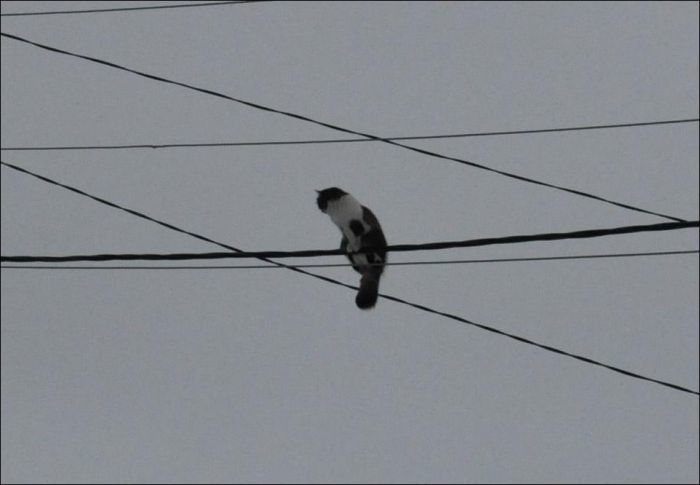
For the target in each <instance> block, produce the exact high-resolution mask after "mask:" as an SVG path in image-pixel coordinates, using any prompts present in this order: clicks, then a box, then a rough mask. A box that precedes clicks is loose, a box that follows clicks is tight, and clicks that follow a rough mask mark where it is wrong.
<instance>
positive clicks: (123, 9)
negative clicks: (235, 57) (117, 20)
mask: <svg viewBox="0 0 700 485" xmlns="http://www.w3.org/2000/svg"><path fill="white" fill-rule="evenodd" d="M264 1H269V0H237V1H231V2H207V3H183V4H177V5H154V6H150V7H121V8H93V9H89V10H60V11H52V12H17V13H3V14H0V17H22V16H28V15H60V14H76V13H103V12H128V11H133V10H156V9H162V8H185V7H215V6H221V5H233V4H236V3H259V2H264Z"/></svg>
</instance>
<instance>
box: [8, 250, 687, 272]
mask: <svg viewBox="0 0 700 485" xmlns="http://www.w3.org/2000/svg"><path fill="white" fill-rule="evenodd" d="M698 253H700V250H698V249H691V250H686V251H655V252H647V253H615V254H583V255H577V256H545V257H536V258H499V259H453V260H447V261H402V262H393V263H392V262H389V263H384V264H383V265H384V266H422V265H435V264H439V265H443V264H449V265H452V264H474V263H513V262H525V261H564V260H582V259H598V258H629V257H639V256H669V255H679V254H698ZM379 265H380V264H377V266H379ZM294 266H295V267H297V268H343V267H350V266H352V264H350V263H340V264H296V265H294ZM370 266H374V265H370ZM0 269H104V270H110V269H116V270H119V269H147V270H148V269H156V270H158V269H284V268H283V267H281V266H270V265H237V266H27V265H3V266H0Z"/></svg>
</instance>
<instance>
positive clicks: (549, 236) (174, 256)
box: [0, 162, 700, 263]
mask: <svg viewBox="0 0 700 485" xmlns="http://www.w3.org/2000/svg"><path fill="white" fill-rule="evenodd" d="M0 163H2V164H3V165H5V166H9V167H13V168H16V167H14V166H12V165H9V164H7V163H5V162H0ZM693 227H700V221H687V222H661V223H658V224H644V225H636V226H622V227H612V228H605V229H585V230H579V231H569V232H548V233H542V234H526V235H516V236H504V237H489V238H479V239H468V240H464V241H439V242H430V243H420V244H394V245H389V246H387V247H386V248H383V251H385V252H387V253H389V252H404V251H435V250H440V249H454V248H470V247H479V246H490V245H494V244H513V243H524V242H534V241H559V240H563V239H584V238H593V237H602V236H613V235H620V234H632V233H638V232H654V231H672V230H678V229H688V228H693ZM373 251H374V250H373V249H366V250H362V251H356V252H350V253H348V252H345V251H343V250H342V249H304V250H298V251H241V252H236V253H231V252H230V251H226V252H207V253H168V254H154V253H147V254H144V253H140V254H134V253H130V254H80V255H64V256H36V255H33V256H6V255H4V256H0V261H2V262H14V263H49V262H53V263H57V262H70V261H134V260H146V261H182V260H195V259H240V258H275V259H279V258H311V257H320V256H344V255H347V254H363V253H371V252H373Z"/></svg>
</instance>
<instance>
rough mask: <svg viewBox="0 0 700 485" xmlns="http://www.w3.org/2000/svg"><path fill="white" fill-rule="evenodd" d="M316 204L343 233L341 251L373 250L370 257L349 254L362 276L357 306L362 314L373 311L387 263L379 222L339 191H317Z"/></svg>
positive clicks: (334, 189)
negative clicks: (367, 310) (365, 311)
mask: <svg viewBox="0 0 700 485" xmlns="http://www.w3.org/2000/svg"><path fill="white" fill-rule="evenodd" d="M316 192H318V198H317V199H316V203H317V204H318V208H319V209H321V212H324V213H326V214H328V215H329V216H330V218H331V220H332V221H333V222H334V223H335V225H336V226H338V228H339V229H340V232H341V233H343V239H342V240H341V241H340V249H342V250H344V251H347V252H355V251H363V250H372V252H370V253H367V254H354V255H353V254H348V259H349V260H350V262H351V263H352V267H353V268H354V269H355V271H357V272H358V273H360V274H361V275H362V278H361V279H360V291H358V292H357V297H355V303H356V304H357V306H358V307H360V308H362V309H363V310H366V309H369V308H372V307H373V306H374V305H375V304H376V303H377V297H378V295H379V279H380V277H381V276H382V272H383V271H384V263H386V251H385V248H386V245H387V244H386V239H385V238H384V233H383V232H382V227H381V226H380V225H379V221H378V220H377V218H376V217H375V215H374V214H373V213H372V211H371V210H369V209H368V208H367V207H365V206H363V205H361V204H360V203H359V202H358V201H357V199H355V198H354V197H353V196H352V195H350V194H348V193H347V192H345V191H344V190H342V189H339V188H337V187H330V188H328V189H323V190H317V191H316Z"/></svg>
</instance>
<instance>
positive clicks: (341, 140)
mask: <svg viewBox="0 0 700 485" xmlns="http://www.w3.org/2000/svg"><path fill="white" fill-rule="evenodd" d="M698 121H700V118H692V119H691V118H689V119H679V120H663V121H645V122H640V123H618V124H614V125H588V126H571V127H566V128H541V129H530V130H514V131H481V132H474V133H457V134H451V135H418V136H395V137H390V138H386V139H387V140H391V141H401V140H437V139H445V138H468V137H480V136H501V135H525V134H535V133H554V132H562V131H582V130H602V129H611V128H631V127H640V126H654V125H668V124H676V123H697V122H698ZM376 141H377V140H374V139H372V138H336V139H330V140H289V141H242V142H211V143H164V144H153V143H147V144H137V145H72V146H34V147H6V148H2V147H0V150H5V151H39V150H120V149H134V148H151V149H155V148H196V147H240V146H265V145H315V144H326V143H358V142H359V143H361V142H376Z"/></svg>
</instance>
